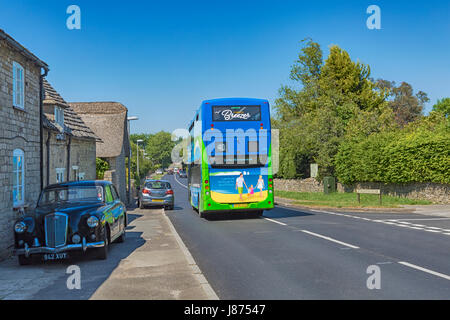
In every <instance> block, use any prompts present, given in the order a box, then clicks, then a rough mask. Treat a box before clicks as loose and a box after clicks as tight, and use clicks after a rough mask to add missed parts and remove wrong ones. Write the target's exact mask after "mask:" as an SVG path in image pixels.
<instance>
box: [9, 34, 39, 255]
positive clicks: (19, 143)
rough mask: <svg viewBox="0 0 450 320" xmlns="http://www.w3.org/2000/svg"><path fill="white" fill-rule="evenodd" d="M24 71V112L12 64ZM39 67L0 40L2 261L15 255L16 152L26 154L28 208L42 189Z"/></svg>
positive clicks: (26, 202) (26, 200)
mask: <svg viewBox="0 0 450 320" xmlns="http://www.w3.org/2000/svg"><path fill="white" fill-rule="evenodd" d="M14 61H15V62H18V63H20V64H21V65H22V67H23V68H24V72H25V77H24V79H25V99H24V101H25V110H20V109H16V108H14V107H13V98H12V95H13V74H12V65H13V62H14ZM40 72H41V70H40V68H39V67H37V66H36V65H35V64H34V63H33V62H31V61H30V60H28V59H26V58H25V57H24V56H23V55H22V54H21V53H19V52H18V51H16V50H15V49H13V48H12V47H10V46H9V45H8V44H7V43H6V42H5V41H0V119H1V124H0V259H2V258H5V257H6V256H8V255H9V254H10V253H11V252H12V248H13V241H14V234H13V224H14V221H15V220H16V219H17V218H18V214H17V212H16V211H14V210H13V196H12V186H13V163H12V162H13V152H14V150H15V149H22V151H23V152H24V170H25V175H24V178H25V181H24V182H25V197H24V200H25V205H27V206H28V207H29V209H32V208H33V207H34V206H35V205H36V201H37V199H38V197H39V193H40V187H41V180H40V178H41V176H40V121H39V119H40V116H39V90H40V86H39V80H40Z"/></svg>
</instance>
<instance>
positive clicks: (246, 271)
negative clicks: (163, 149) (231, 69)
mask: <svg viewBox="0 0 450 320" xmlns="http://www.w3.org/2000/svg"><path fill="white" fill-rule="evenodd" d="M166 179H167V180H169V181H171V183H172V185H173V188H174V190H175V206H176V210H174V211H171V212H167V215H168V217H169V218H170V220H171V221H172V223H173V225H174V226H175V228H176V229H177V231H178V233H179V234H180V236H181V237H182V239H183V241H184V243H185V244H186V246H187V247H188V249H189V251H190V252H191V254H192V256H193V257H194V259H195V261H196V262H197V264H198V265H199V267H200V269H201V270H202V271H203V274H204V275H205V277H206V278H207V279H208V281H209V283H210V285H211V286H212V288H213V289H214V291H215V292H216V293H217V295H218V296H219V298H220V299H255V300H265V299H288V300H291V299H294V300H297V299H357V300H359V299H370V300H372V299H373V300H377V299H392V300H404V299H406V300H428V299H432V300H434V299H437V300H440V299H444V300H449V299H450V260H449V259H448V254H449V252H450V218H448V217H445V216H441V215H442V214H445V212H442V210H444V211H445V210H446V208H445V207H444V208H441V207H437V208H435V209H436V211H435V212H434V213H433V214H431V213H430V214H418V213H415V212H414V211H416V208H413V209H412V208H403V210H401V211H400V212H395V211H390V210H380V211H371V212H368V211H361V212H354V211H351V212H349V211H345V210H340V211H337V210H334V209H330V208H328V209H311V208H309V209H308V208H296V207H288V206H285V205H277V206H276V208H275V209H273V210H271V211H265V212H264V215H263V217H261V218H258V217H255V216H251V215H249V214H244V213H238V212H236V213H233V214H228V215H223V214H222V215H216V216H214V217H211V218H210V219H209V220H206V219H201V218H200V217H199V216H198V214H197V213H196V212H195V211H193V210H192V208H191V207H190V205H189V203H188V201H187V190H186V179H180V178H177V177H173V176H169V177H166ZM377 268H378V269H377ZM373 270H379V273H378V275H377V276H379V277H378V279H379V281H380V287H379V288H374V287H373V286H370V285H369V282H370V281H372V280H373V278H371V272H373Z"/></svg>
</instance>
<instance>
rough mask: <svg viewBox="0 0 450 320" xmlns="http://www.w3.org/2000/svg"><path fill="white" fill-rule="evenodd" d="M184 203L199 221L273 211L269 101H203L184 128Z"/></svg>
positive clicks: (234, 99)
mask: <svg viewBox="0 0 450 320" xmlns="http://www.w3.org/2000/svg"><path fill="white" fill-rule="evenodd" d="M189 133H190V147H189V148H188V149H189V152H188V153H189V154H188V190H189V201H190V203H191V205H192V207H193V208H194V209H195V210H197V211H198V212H199V214H200V216H201V217H205V216H206V215H208V214H214V213H218V212H233V211H236V212H248V211H253V212H255V213H257V214H259V215H262V213H263V211H264V210H270V209H273V206H274V203H273V202H274V191H273V176H272V175H273V172H272V160H271V156H272V154H271V126H270V109H269V102H268V101H267V100H262V99H249V98H228V99H214V100H206V101H203V103H202V104H201V106H200V108H199V109H198V110H197V112H196V114H195V117H194V119H193V120H192V121H191V123H190V126H189Z"/></svg>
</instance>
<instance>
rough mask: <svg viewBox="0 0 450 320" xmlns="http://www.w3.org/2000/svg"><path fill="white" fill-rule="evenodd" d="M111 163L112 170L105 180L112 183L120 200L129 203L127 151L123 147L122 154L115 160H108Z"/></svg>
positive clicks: (106, 174)
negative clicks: (126, 165)
mask: <svg viewBox="0 0 450 320" xmlns="http://www.w3.org/2000/svg"><path fill="white" fill-rule="evenodd" d="M105 160H106V161H108V163H109V168H110V170H108V171H106V172H105V177H104V179H105V180H108V181H111V182H112V183H113V184H114V185H115V186H116V189H117V192H118V193H119V197H120V200H122V202H123V203H126V204H127V203H128V199H127V178H126V172H127V171H126V168H125V150H124V148H123V147H122V153H121V154H120V155H119V156H118V157H115V158H106V159H105Z"/></svg>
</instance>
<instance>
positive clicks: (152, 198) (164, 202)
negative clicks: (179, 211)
mask: <svg viewBox="0 0 450 320" xmlns="http://www.w3.org/2000/svg"><path fill="white" fill-rule="evenodd" d="M138 201H139V208H140V209H145V208H146V207H154V206H164V207H165V208H167V209H169V210H173V207H174V194H173V190H172V186H171V185H170V183H169V182H168V181H163V180H147V181H145V183H144V185H143V186H142V187H141V188H140V190H139V200H138Z"/></svg>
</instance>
